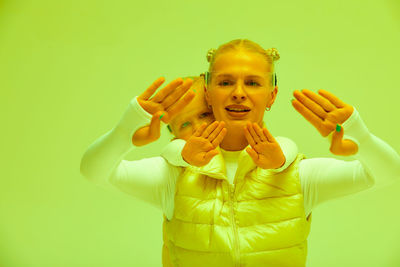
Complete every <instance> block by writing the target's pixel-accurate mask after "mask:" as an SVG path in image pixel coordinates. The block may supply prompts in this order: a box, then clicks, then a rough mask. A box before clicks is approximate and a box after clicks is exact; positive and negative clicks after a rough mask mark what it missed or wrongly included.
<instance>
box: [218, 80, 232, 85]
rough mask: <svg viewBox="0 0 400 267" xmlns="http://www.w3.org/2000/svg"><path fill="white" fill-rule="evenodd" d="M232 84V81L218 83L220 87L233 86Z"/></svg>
mask: <svg viewBox="0 0 400 267" xmlns="http://www.w3.org/2000/svg"><path fill="white" fill-rule="evenodd" d="M231 84H232V83H231V82H230V81H228V80H224V81H220V82H219V83H218V85H220V86H228V85H231Z"/></svg>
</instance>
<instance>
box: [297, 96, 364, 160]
mask: <svg viewBox="0 0 400 267" xmlns="http://www.w3.org/2000/svg"><path fill="white" fill-rule="evenodd" d="M318 94H319V95H318ZM318 94H316V93H314V92H312V91H310V90H307V89H303V90H302V91H301V92H300V91H297V90H295V91H294V92H293V96H294V97H295V98H296V100H293V101H292V105H293V107H294V108H295V109H296V110H297V111H298V112H299V113H300V114H301V115H302V116H303V117H304V118H305V119H306V120H307V121H309V122H310V123H311V124H312V125H313V126H314V127H315V128H316V129H317V130H318V132H319V133H320V134H321V135H322V136H324V137H326V136H328V135H329V134H330V133H331V132H332V131H334V133H333V136H332V142H331V147H330V149H329V150H330V151H331V152H332V153H333V154H335V155H341V156H347V155H353V154H356V153H357V151H358V146H357V144H356V143H354V142H353V141H351V140H348V139H345V140H343V133H344V129H343V127H342V126H341V125H342V123H344V122H345V121H346V120H347V119H348V118H349V117H350V116H351V114H352V113H353V110H354V108H353V107H352V106H351V105H348V104H346V103H344V102H343V101H342V100H340V99H339V98H338V97H336V96H335V95H334V94H332V93H330V92H328V91H326V90H322V89H320V90H318ZM337 125H338V126H337ZM339 127H340V131H339V132H337V131H336V128H338V129H339Z"/></svg>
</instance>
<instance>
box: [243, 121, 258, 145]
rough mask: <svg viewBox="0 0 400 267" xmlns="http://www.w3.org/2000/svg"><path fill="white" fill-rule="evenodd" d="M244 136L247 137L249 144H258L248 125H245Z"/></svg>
mask: <svg viewBox="0 0 400 267" xmlns="http://www.w3.org/2000/svg"><path fill="white" fill-rule="evenodd" d="M244 136H245V137H246V139H247V142H249V145H251V146H252V147H254V146H255V145H256V142H255V141H254V138H253V136H252V135H251V134H250V132H249V129H248V128H247V126H245V127H244Z"/></svg>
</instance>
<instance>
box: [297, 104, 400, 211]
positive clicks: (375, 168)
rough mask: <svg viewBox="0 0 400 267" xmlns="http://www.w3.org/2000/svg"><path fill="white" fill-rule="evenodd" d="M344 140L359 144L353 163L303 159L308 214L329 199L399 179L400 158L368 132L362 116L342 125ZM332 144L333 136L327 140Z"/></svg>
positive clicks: (303, 182) (355, 115) (303, 184)
mask: <svg viewBox="0 0 400 267" xmlns="http://www.w3.org/2000/svg"><path fill="white" fill-rule="evenodd" d="M343 129H344V137H343V138H344V139H351V140H352V141H354V142H355V143H357V145H358V152H357V154H355V155H353V156H350V157H354V158H356V160H353V161H344V160H338V159H333V158H311V159H304V160H302V161H300V163H299V176H300V181H301V185H302V190H303V194H304V203H305V209H306V215H307V216H308V214H309V213H310V212H311V211H312V210H313V209H314V208H315V207H316V206H318V205H319V204H321V203H323V202H325V201H328V200H330V199H335V198H339V197H342V196H346V195H349V194H354V193H357V192H360V191H363V190H366V189H368V188H374V189H377V188H381V187H383V186H387V185H390V184H393V183H396V182H398V181H399V180H400V156H399V154H398V153H396V151H395V150H394V149H393V148H392V147H391V146H389V145H388V144H387V143H386V142H384V141H383V140H381V139H380V138H378V137H376V136H374V135H373V134H371V133H370V132H369V131H368V128H367V127H366V126H365V124H364V122H363V120H362V119H361V117H360V115H359V113H358V112H357V110H356V109H355V108H354V112H353V114H352V115H351V116H350V117H349V118H348V119H347V120H346V121H345V122H344V123H343ZM327 140H328V141H329V144H330V141H331V135H330V136H329V137H328V138H327Z"/></svg>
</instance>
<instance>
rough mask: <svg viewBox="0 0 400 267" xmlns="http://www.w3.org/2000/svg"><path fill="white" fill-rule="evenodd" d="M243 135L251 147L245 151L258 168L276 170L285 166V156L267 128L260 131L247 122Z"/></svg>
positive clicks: (254, 124) (257, 127)
mask: <svg viewBox="0 0 400 267" xmlns="http://www.w3.org/2000/svg"><path fill="white" fill-rule="evenodd" d="M244 135H245V137H246V139H247V141H248V142H249V144H250V146H251V148H250V147H248V148H247V149H246V151H247V153H248V154H249V155H250V157H251V158H252V159H253V161H254V163H255V164H256V165H257V166H258V167H260V168H263V169H277V168H280V167H282V166H283V165H284V164H285V162H286V158H285V155H284V154H283V152H282V149H281V147H280V146H279V144H278V142H277V141H276V140H275V138H274V137H273V136H272V134H271V133H270V132H269V131H268V130H267V128H263V129H261V128H260V126H259V125H258V124H257V123H250V122H248V123H247V125H246V126H245V127H244Z"/></svg>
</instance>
